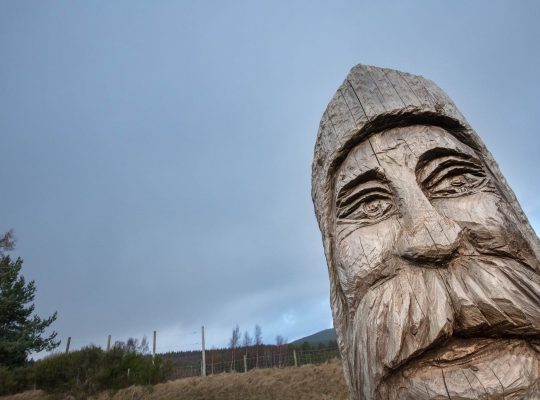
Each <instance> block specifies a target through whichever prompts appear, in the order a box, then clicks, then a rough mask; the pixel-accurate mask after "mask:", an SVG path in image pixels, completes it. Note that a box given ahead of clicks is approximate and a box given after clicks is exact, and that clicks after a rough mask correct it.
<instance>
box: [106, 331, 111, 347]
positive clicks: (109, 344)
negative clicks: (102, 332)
mask: <svg viewBox="0 0 540 400" xmlns="http://www.w3.org/2000/svg"><path fill="white" fill-rule="evenodd" d="M110 349H111V335H109V337H108V338H107V351H109V350H110Z"/></svg>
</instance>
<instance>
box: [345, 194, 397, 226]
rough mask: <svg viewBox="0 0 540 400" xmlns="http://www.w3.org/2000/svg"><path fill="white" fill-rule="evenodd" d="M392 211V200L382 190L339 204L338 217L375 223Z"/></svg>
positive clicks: (367, 223) (366, 223)
mask: <svg viewBox="0 0 540 400" xmlns="http://www.w3.org/2000/svg"><path fill="white" fill-rule="evenodd" d="M393 211H394V202H393V201H392V199H391V198H390V197H389V196H388V195H387V194H386V193H382V192H375V193H369V194H366V195H364V196H360V197H358V198H357V199H354V200H352V201H350V202H348V204H346V205H341V206H340V207H339V210H338V214H337V216H338V218H339V219H342V220H351V221H353V222H357V223H358V222H359V223H363V224H365V225H369V224H374V223H377V222H379V221H381V220H383V219H384V218H386V217H388V216H389V215H390V214H391V213H392V212H393Z"/></svg>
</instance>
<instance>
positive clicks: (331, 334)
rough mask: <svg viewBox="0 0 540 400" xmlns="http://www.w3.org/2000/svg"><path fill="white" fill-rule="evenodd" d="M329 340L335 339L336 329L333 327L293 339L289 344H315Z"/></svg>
mask: <svg viewBox="0 0 540 400" xmlns="http://www.w3.org/2000/svg"><path fill="white" fill-rule="evenodd" d="M330 340H336V331H335V330H334V328H330V329H325V330H323V331H320V332H317V333H314V334H313V335H309V336H306V337H303V338H301V339H298V340H295V341H294V342H292V343H290V344H294V345H302V344H303V343H304V342H308V343H309V344H310V345H312V346H317V345H318V344H319V343H324V344H327V343H328V341H330Z"/></svg>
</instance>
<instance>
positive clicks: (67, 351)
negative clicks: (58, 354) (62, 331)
mask: <svg viewBox="0 0 540 400" xmlns="http://www.w3.org/2000/svg"><path fill="white" fill-rule="evenodd" d="M70 344H71V336H69V337H68V340H67V343H66V354H67V353H69V346H70Z"/></svg>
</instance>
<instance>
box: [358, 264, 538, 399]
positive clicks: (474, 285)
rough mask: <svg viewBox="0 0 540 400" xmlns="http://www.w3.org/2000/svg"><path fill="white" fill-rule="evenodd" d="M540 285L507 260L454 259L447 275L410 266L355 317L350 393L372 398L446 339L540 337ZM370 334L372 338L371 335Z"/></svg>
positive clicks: (379, 289)
mask: <svg viewBox="0 0 540 400" xmlns="http://www.w3.org/2000/svg"><path fill="white" fill-rule="evenodd" d="M539 294H540V278H539V277H538V275H537V274H535V273H533V272H532V270H531V269H528V268H527V267H526V266H524V265H523V264H521V263H519V262H518V261H515V260H513V259H510V258H501V257H490V256H471V257H458V258H456V259H455V260H453V261H452V263H451V264H450V265H449V266H448V268H445V269H426V268H418V267H412V266H408V267H406V268H404V269H403V270H401V271H400V272H399V273H398V274H397V275H396V276H395V277H393V278H392V279H390V280H388V281H386V282H383V283H382V284H380V285H379V286H377V287H374V288H372V289H371V290H370V291H368V293H366V295H365V296H364V297H363V298H362V300H361V302H360V303H359V306H358V308H357V310H356V313H355V317H354V321H353V325H354V326H353V327H352V330H351V331H350V332H354V337H353V338H352V340H353V349H354V351H353V359H352V360H351V363H352V365H353V368H352V370H353V371H360V374H359V375H356V376H352V377H351V380H352V382H353V385H354V387H355V388H356V390H358V391H360V392H362V393H363V395H364V396H365V397H366V398H371V396H372V394H373V393H374V391H375V390H376V388H377V386H378V384H379V383H380V382H381V381H382V380H383V379H384V378H385V377H386V376H388V375H389V374H391V373H392V372H393V371H395V370H397V369H399V368H400V367H401V366H403V365H404V364H405V363H406V362H408V361H410V360H411V359H413V358H415V357H417V356H419V355H421V354H423V353H424V352H425V351H426V350H428V349H431V348H434V347H436V346H437V345H438V344H440V343H442V342H443V341H444V340H445V339H447V338H449V337H451V336H452V335H463V336H480V334H481V336H493V337H504V336H523V337H531V336H535V337H536V336H540V296H539ZM374 333H375V334H374Z"/></svg>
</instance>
